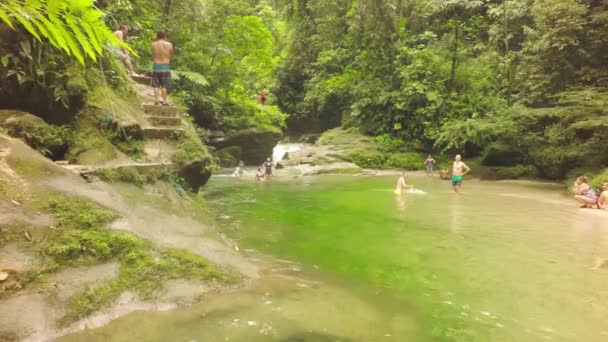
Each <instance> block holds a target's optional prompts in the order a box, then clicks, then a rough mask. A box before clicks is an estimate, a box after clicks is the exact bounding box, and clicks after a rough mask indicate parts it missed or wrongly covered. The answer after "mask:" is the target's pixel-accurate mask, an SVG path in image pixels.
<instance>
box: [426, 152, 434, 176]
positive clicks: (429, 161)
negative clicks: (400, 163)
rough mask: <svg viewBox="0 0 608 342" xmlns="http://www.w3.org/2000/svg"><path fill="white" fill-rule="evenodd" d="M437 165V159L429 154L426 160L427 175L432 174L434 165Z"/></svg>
mask: <svg viewBox="0 0 608 342" xmlns="http://www.w3.org/2000/svg"><path fill="white" fill-rule="evenodd" d="M434 165H435V159H433V157H431V155H430V154H429V156H428V157H426V159H425V160H424V166H425V167H426V175H427V176H430V175H432V174H433V166H434Z"/></svg>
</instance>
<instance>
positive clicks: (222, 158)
mask: <svg viewBox="0 0 608 342" xmlns="http://www.w3.org/2000/svg"><path fill="white" fill-rule="evenodd" d="M242 154H243V149H242V148H241V147H239V146H230V147H226V148H223V149H221V150H218V151H216V152H215V156H216V157H217V159H218V162H219V164H220V166H221V167H236V166H238V165H239V161H240V160H241V156H242Z"/></svg>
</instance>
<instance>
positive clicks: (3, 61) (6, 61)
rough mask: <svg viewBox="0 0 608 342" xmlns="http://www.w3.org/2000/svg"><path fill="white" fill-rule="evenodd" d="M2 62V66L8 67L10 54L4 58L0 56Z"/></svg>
mask: <svg viewBox="0 0 608 342" xmlns="http://www.w3.org/2000/svg"><path fill="white" fill-rule="evenodd" d="M0 63H2V66H3V67H5V68H6V66H7V65H8V56H2V58H0Z"/></svg>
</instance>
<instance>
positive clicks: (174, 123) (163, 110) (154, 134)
mask: <svg viewBox="0 0 608 342" xmlns="http://www.w3.org/2000/svg"><path fill="white" fill-rule="evenodd" d="M144 113H146V115H145V118H146V120H147V121H148V122H149V123H150V125H151V126H148V127H144V128H143V135H144V139H146V140H149V139H176V138H179V137H180V136H181V135H182V134H184V129H183V128H182V117H181V113H180V111H179V109H177V108H175V107H172V106H159V105H150V104H148V105H144Z"/></svg>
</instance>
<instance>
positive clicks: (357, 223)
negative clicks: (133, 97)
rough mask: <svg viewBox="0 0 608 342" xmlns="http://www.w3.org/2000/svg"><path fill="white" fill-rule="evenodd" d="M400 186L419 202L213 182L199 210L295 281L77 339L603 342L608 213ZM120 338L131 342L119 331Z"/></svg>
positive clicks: (482, 187) (357, 180)
mask: <svg viewBox="0 0 608 342" xmlns="http://www.w3.org/2000/svg"><path fill="white" fill-rule="evenodd" d="M408 181H411V182H412V183H413V184H414V185H416V187H417V188H419V189H422V190H424V191H425V192H426V193H427V194H426V195H413V194H405V195H402V196H395V195H394V194H393V193H392V188H393V185H394V182H395V179H394V178H393V177H319V178H312V177H311V178H305V179H298V180H291V179H290V180H285V181H281V179H280V177H277V178H275V179H273V181H271V182H268V184H264V186H259V185H258V184H255V183H247V182H239V183H235V182H233V180H231V179H229V178H224V179H219V178H216V179H212V181H211V184H210V185H209V187H208V189H207V190H206V191H207V192H208V193H210V194H213V196H209V197H207V200H208V201H209V203H210V204H211V205H212V206H214V207H216V208H218V209H219V210H220V212H221V213H222V214H223V215H226V216H225V218H224V219H222V220H221V222H222V225H223V227H224V231H225V233H226V234H227V235H230V236H231V237H233V238H234V239H237V240H238V241H239V246H241V247H243V248H253V249H256V250H258V251H261V252H263V253H265V254H268V255H272V256H275V257H277V259H286V260H291V261H293V262H297V263H298V266H297V268H301V269H302V270H303V273H302V274H299V275H298V276H297V277H291V278H289V280H285V281H279V282H277V281H269V282H270V283H271V285H269V284H264V283H260V284H257V285H256V286H255V287H254V288H253V289H251V290H250V291H243V292H239V293H236V294H230V295H227V296H220V297H217V298H214V299H211V300H210V301H208V302H205V303H203V304H201V305H200V306H196V307H195V308H190V309H181V310H176V311H174V312H171V313H146V314H142V315H135V316H133V317H130V318H125V319H123V320H119V321H118V322H115V323H114V324H113V325H111V326H109V327H106V328H103V329H100V330H96V331H91V332H88V333H87V335H86V336H87V337H88V338H92V340H94V338H97V337H100V336H101V337H105V338H106V340H117V341H121V340H125V341H126V340H128V339H126V336H135V335H133V334H136V333H137V334H140V335H137V336H140V337H141V338H142V339H141V340H159V341H160V340H163V339H155V338H151V337H150V336H162V337H164V338H166V337H167V336H168V335H167V334H175V336H178V337H179V338H177V339H175V340H178V341H189V339H192V340H195V341H223V340H225V339H226V338H228V339H229V340H231V341H290V340H293V341H323V339H326V340H329V341H335V340H338V341H384V340H387V341H407V340H412V341H421V340H422V341H424V340H445V341H539V340H545V339H547V340H558V341H606V340H608V326H606V323H605V322H606V317H608V286H607V285H606V284H608V268H604V267H594V265H596V264H597V260H601V259H602V258H603V259H606V258H608V213H607V212H603V211H599V210H589V209H588V210H584V209H578V208H577V205H576V203H574V202H573V201H572V200H571V199H570V198H567V197H565V196H564V195H563V193H562V191H561V189H560V188H555V187H553V186H551V185H546V184H541V183H510V182H494V183H493V182H478V181H471V180H467V183H466V192H465V193H464V194H463V195H454V194H451V193H450V191H451V189H450V184H449V182H444V181H440V180H438V179H436V178H434V177H433V178H430V177H417V176H411V177H410V179H408ZM304 185H306V186H304ZM289 269H291V268H289ZM277 272H278V273H277V274H282V272H281V271H280V270H279V271H277ZM311 281H312V283H310V282H311ZM266 293H270V295H271V297H272V298H269V297H268V296H266ZM268 301H270V302H272V304H266V302H268ZM278 308H281V310H278ZM234 319H238V320H239V321H238V322H235V321H234ZM249 321H254V322H255V325H253V326H250V325H249V323H248V322H249ZM129 322H130V323H131V325H129ZM134 322H143V323H142V324H143V326H142V327H141V328H136V327H135V324H134ZM234 323H237V324H236V325H235V324H234ZM264 324H266V325H267V326H266V325H264ZM127 326H128V327H129V329H126V330H128V331H129V334H131V335H126V333H125V332H123V331H122V330H121V329H120V327H127ZM268 326H270V327H272V329H271V330H270V329H268ZM254 327H255V328H254ZM264 327H266V328H264ZM262 331H266V332H268V331H272V333H268V334H266V335H265V334H264V333H263V332H262ZM146 334H147V335H146ZM154 334H156V335H154ZM100 340H101V339H100ZM164 340H166V339H164Z"/></svg>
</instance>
